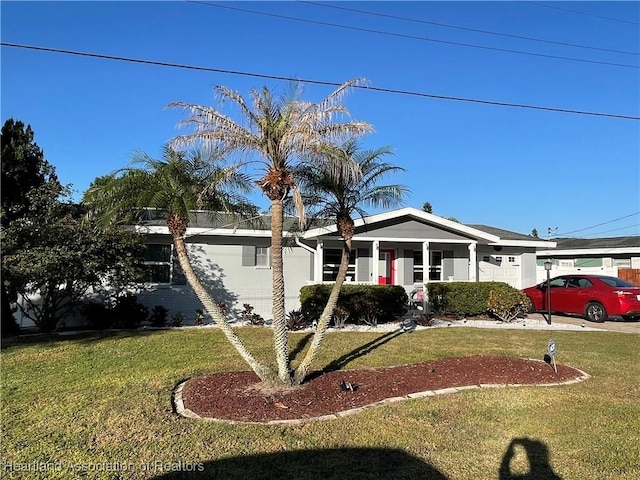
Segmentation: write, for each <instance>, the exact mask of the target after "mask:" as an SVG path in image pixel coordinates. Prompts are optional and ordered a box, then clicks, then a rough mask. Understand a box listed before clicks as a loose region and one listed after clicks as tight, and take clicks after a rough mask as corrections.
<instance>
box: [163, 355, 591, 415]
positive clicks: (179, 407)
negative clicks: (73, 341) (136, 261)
mask: <svg viewBox="0 0 640 480" xmlns="http://www.w3.org/2000/svg"><path fill="white" fill-rule="evenodd" d="M538 361H541V360H538ZM571 368H574V367H571ZM574 370H576V371H578V372H579V373H580V376H578V377H576V378H573V379H571V380H567V381H565V382H559V383H536V384H517V383H513V384H512V383H500V384H492V383H482V384H480V385H464V386H461V387H449V388H441V389H439V390H426V391H424V392H416V393H409V394H407V395H404V396H401V397H391V398H386V399H384V400H380V401H378V402H374V403H371V404H369V405H363V406H362V407H357V408H351V409H348V410H344V411H341V412H336V413H332V414H330V415H322V416H320V417H309V418H297V419H290V420H270V421H268V422H246V421H240V420H226V419H223V418H213V417H201V416H200V415H198V414H197V413H195V412H193V411H192V410H189V409H188V408H186V407H185V406H184V401H183V399H182V389H183V388H184V385H185V384H186V383H187V382H188V381H189V379H187V380H184V381H182V382H180V383H179V384H178V385H177V386H176V388H175V389H174V391H173V395H172V400H173V405H174V408H175V411H176V413H177V414H178V415H181V416H183V417H185V418H190V419H193V420H203V421H206V422H216V423H226V424H230V425H302V424H305V423H311V422H321V421H325V420H337V419H338V418H342V417H346V416H348V415H355V414H356V413H361V412H364V411H366V410H369V409H371V408H376V407H381V406H384V405H390V404H392V403H396V402H400V401H403V400H415V399H420V398H426V397H433V396H436V395H449V394H452V393H458V392H462V391H465V390H474V389H479V388H507V387H557V386H560V385H573V384H576V383H580V382H583V381H585V380H587V379H589V378H591V376H590V375H589V374H588V373H586V372H583V371H582V370H580V369H577V368H574Z"/></svg>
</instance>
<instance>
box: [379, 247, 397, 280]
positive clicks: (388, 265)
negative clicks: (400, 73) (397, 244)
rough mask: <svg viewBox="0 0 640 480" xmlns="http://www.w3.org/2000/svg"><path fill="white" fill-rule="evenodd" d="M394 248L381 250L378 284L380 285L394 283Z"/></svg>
mask: <svg viewBox="0 0 640 480" xmlns="http://www.w3.org/2000/svg"><path fill="white" fill-rule="evenodd" d="M393 261H394V251H393V250H380V257H379V259H378V284H379V285H393V282H394V280H395V279H394V278H393Z"/></svg>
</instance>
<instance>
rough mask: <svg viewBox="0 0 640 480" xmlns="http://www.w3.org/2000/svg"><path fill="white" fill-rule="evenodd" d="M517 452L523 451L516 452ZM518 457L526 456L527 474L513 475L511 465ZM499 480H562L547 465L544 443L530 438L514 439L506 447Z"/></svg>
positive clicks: (547, 459) (546, 450)
mask: <svg viewBox="0 0 640 480" xmlns="http://www.w3.org/2000/svg"><path fill="white" fill-rule="evenodd" d="M518 450H524V451H523V452H518ZM518 455H520V456H526V460H527V463H528V464H529V471H528V472H527V473H522V474H519V473H515V474H514V473H513V472H512V471H511V468H512V465H511V463H512V462H513V461H514V460H515V459H516V458H517V457H518ZM498 478H499V480H562V477H560V476H558V475H557V474H556V473H555V472H554V471H553V468H551V464H550V463H549V447H547V445H546V444H545V443H544V442H541V441H539V440H533V439H530V438H514V439H513V440H511V443H510V444H509V446H508V447H507V451H506V452H505V454H504V456H503V457H502V463H501V464H500V470H499V477H498Z"/></svg>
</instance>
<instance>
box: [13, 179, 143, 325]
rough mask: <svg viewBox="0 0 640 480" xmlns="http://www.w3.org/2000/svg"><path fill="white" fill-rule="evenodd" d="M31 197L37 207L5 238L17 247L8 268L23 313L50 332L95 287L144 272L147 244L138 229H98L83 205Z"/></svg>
mask: <svg viewBox="0 0 640 480" xmlns="http://www.w3.org/2000/svg"><path fill="white" fill-rule="evenodd" d="M34 192H39V193H42V189H36V190H34ZM31 200H32V210H31V211H30V212H29V213H28V214H27V215H26V216H25V217H22V218H21V219H19V220H16V221H15V222H13V224H12V226H11V227H10V228H9V229H8V230H7V232H6V233H7V235H6V237H4V238H3V243H5V242H6V243H7V244H8V246H9V247H10V250H11V253H10V254H8V255H6V256H5V258H4V268H5V269H6V271H7V273H8V276H9V278H11V280H12V285H13V286H14V288H15V289H16V292H17V293H18V294H19V295H20V298H21V300H20V302H18V307H19V308H20V310H21V311H22V313H23V315H24V316H26V317H28V318H30V319H32V320H33V322H34V323H35V324H36V325H37V326H38V327H39V328H40V329H41V330H42V331H45V332H48V331H51V330H53V329H55V328H56V326H57V324H58V323H59V321H60V320H61V319H63V318H64V317H65V316H66V315H68V314H69V313H71V312H72V311H73V310H74V309H75V308H76V307H77V306H78V305H79V304H80V302H81V301H82V300H83V299H84V297H85V296H86V294H87V293H88V292H89V291H90V289H92V288H94V289H97V288H99V287H100V286H101V285H102V284H103V282H105V281H106V282H110V283H112V284H115V283H119V282H122V281H125V282H128V281H132V280H133V279H135V278H137V277H139V272H140V270H139V268H140V267H141V263H142V258H143V252H144V245H143V244H142V243H141V241H140V238H139V236H138V235H136V234H135V233H133V232H123V231H120V230H116V229H110V230H107V231H100V232H99V231H97V229H96V228H95V226H94V225H92V224H90V223H89V222H85V221H83V219H82V216H81V212H80V209H79V207H78V206H77V205H72V204H68V203H62V202H59V201H51V199H47V198H36V197H35V196H32V197H31ZM3 233H4V232H3Z"/></svg>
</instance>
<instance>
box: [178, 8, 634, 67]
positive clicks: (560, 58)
mask: <svg viewBox="0 0 640 480" xmlns="http://www.w3.org/2000/svg"><path fill="white" fill-rule="evenodd" d="M185 1H186V2H187V3H194V4H198V5H203V6H207V7H214V8H224V9H227V10H235V11H238V12H245V13H252V14H255V15H263V16H266V17H275V18H282V19H285V20H293V21H296V22H304V23H312V24H315V25H323V26H328V27H336V28H343V29H347V30H355V31H358V32H366V33H375V34H378V35H387V36H391V37H399V38H408V39H412V40H421V41H425V42H435V43H443V44H447V45H455V46H459V47H470V48H479V49H482V50H492V51H496V52H503V53H516V54H519V55H529V56H533V57H543V58H555V59H558V60H570V61H574V62H583V63H593V64H599V65H609V66H613V67H624V68H640V66H638V65H628V64H625V63H612V62H600V61H597V60H587V59H582V58H574V57H563V56H559V55H547V54H544V53H534V52H524V51H521V50H510V49H507V48H498V47H487V46H482V45H475V44H472V43H461V42H452V41H448V40H438V39H435V38H428V37H419V36H416V35H408V34H403V33H395V32H386V31H383V30H374V29H370V28H361V27H353V26H350V25H342V24H339V23H331V22H322V21H319V20H309V19H306V18H299V17H291V16H289V15H281V14H277V13H267V12H260V11H258V10H249V9H247V8H239V7H231V6H229V5H218V4H215V3H208V2H202V1H198V0H185Z"/></svg>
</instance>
